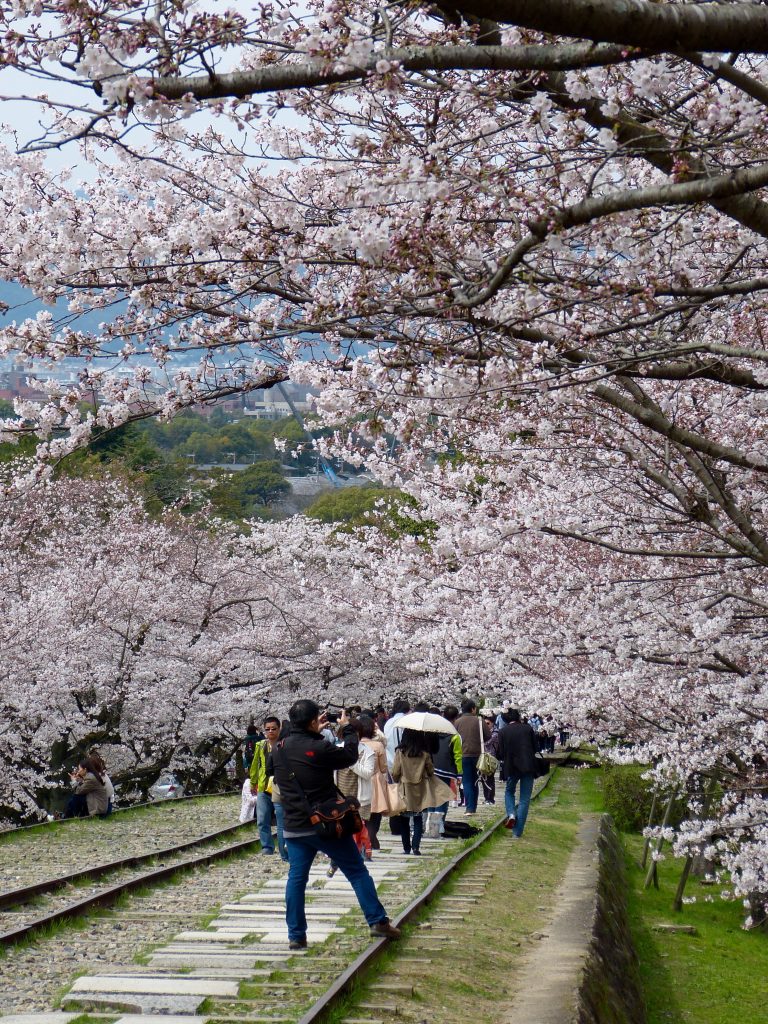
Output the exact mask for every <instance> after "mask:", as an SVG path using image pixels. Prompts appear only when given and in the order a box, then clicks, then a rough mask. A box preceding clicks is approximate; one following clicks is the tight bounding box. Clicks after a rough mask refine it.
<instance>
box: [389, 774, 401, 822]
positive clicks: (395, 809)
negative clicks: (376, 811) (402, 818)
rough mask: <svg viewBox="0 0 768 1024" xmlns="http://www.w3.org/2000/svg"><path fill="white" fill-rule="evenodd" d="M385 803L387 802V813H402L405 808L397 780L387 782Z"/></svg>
mask: <svg viewBox="0 0 768 1024" xmlns="http://www.w3.org/2000/svg"><path fill="white" fill-rule="evenodd" d="M387 803H388V804H389V814H391V815H392V814H402V813H403V811H404V810H405V799H404V797H403V793H402V790H401V789H400V783H399V782H388V783H387Z"/></svg>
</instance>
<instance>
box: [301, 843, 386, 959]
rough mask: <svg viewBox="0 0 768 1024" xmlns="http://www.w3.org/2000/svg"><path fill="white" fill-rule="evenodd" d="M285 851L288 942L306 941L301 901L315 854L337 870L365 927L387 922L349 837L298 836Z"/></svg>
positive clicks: (361, 860) (304, 919)
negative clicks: (350, 887) (286, 854)
mask: <svg viewBox="0 0 768 1024" xmlns="http://www.w3.org/2000/svg"><path fill="white" fill-rule="evenodd" d="M285 842H286V845H287V847H288V860H289V863H290V865H291V866H290V867H289V869H288V881H287V882H286V885H285V920H286V923H287V925H288V939H289V940H290V941H291V942H293V941H296V940H299V941H302V940H304V939H306V937H307V917H306V914H305V913H304V897H305V895H306V890H307V880H308V879H309V869H310V868H311V867H312V862H313V861H314V859H315V857H316V856H317V854H318V853H324V854H326V856H328V857H330V858H331V860H332V861H333V863H334V864H336V866H337V867H339V868H340V869H341V872H342V874H343V875H344V876H345V878H346V879H347V881H348V882H349V883H350V885H351V886H352V888H353V889H354V891H355V896H357V902H358V903H359V904H360V909H361V910H362V912H363V916H364V917H365V920H366V921H367V922H368V925H369V926H370V925H374V924H378V923H379V922H380V921H386V920H387V912H386V910H385V909H384V907H383V906H382V904H381V901H380V900H379V897H378V896H377V895H376V886H375V885H374V883H373V879H372V878H371V876H370V875H369V874H368V869H367V868H366V866H365V862H364V861H363V858H362V857H361V856H360V851H359V850H358V848H357V846H356V844H355V841H354V839H353V838H352V836H345V837H344V838H343V839H323V838H321V837H320V836H301V837H300V838H298V839H290V838H289V839H286V841H285Z"/></svg>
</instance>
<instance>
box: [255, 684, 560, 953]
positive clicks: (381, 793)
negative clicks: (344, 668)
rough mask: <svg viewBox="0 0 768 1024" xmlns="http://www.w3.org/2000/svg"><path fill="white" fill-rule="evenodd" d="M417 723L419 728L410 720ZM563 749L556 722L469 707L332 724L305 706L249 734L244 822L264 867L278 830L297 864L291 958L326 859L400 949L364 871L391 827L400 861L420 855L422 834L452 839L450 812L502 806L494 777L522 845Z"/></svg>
mask: <svg viewBox="0 0 768 1024" xmlns="http://www.w3.org/2000/svg"><path fill="white" fill-rule="evenodd" d="M411 712H415V713H416V717H411V718H406V716H408V715H410V714H411ZM419 713H421V716H419ZM403 723H404V724H403ZM417 723H418V724H417ZM451 727H452V728H451ZM567 740H568V727H567V726H565V725H562V726H561V725H556V724H555V722H554V719H553V718H552V716H547V717H545V718H542V716H540V715H538V714H533V715H531V716H530V717H528V718H524V717H523V715H522V714H521V713H520V711H519V710H517V709H516V708H512V707H508V706H507V707H504V708H502V709H496V710H491V709H482V710H480V709H479V708H478V705H477V702H476V701H474V700H472V699H470V698H466V699H465V700H463V701H462V702H461V707H460V708H459V707H456V706H455V705H448V706H446V707H444V708H442V709H440V708H437V707H433V706H431V705H429V704H428V703H418V704H416V705H415V706H414V707H413V708H412V707H411V704H410V702H409V701H407V700H405V699H399V700H396V701H395V702H394V704H393V706H392V708H391V710H390V711H389V713H387V712H386V711H385V709H384V708H383V707H376V708H372V709H363V708H362V707H359V706H358V707H347V708H341V709H339V711H338V713H336V712H335V711H333V710H325V711H323V710H322V709H321V708H320V706H319V705H318V704H316V703H315V702H314V701H311V700H299V701H296V703H294V704H293V705H292V707H291V709H290V711H289V716H288V719H286V720H285V721H282V722H281V721H280V719H279V718H278V717H277V716H275V715H268V716H267V717H266V718H265V719H264V723H263V732H262V733H261V734H259V733H258V732H257V730H256V727H255V726H254V725H253V724H252V725H251V726H250V727H249V730H248V736H247V737H246V744H245V753H244V766H245V768H246V770H247V772H248V777H247V778H246V780H245V782H244V784H243V793H242V797H243V802H242V810H241V821H243V822H246V821H248V820H251V819H253V818H255V820H256V825H257V828H258V830H259V836H260V840H261V851H262V854H263V855H265V856H274V855H275V844H274V840H273V837H272V824H273V821H274V823H275V825H276V831H277V851H278V853H279V855H280V857H282V859H283V860H285V861H287V862H288V863H289V870H288V880H287V884H286V920H287V924H288V937H289V943H290V947H291V948H292V949H302V948H304V947H306V931H307V925H306V918H305V914H304V900H305V892H306V886H307V881H308V878H309V871H310V868H311V866H312V863H313V862H314V859H315V857H316V855H317V854H318V853H323V854H325V855H326V856H327V857H328V860H329V867H328V874H329V875H333V874H334V873H335V872H336V871H338V870H340V871H341V872H342V873H343V874H344V875H345V876H346V877H347V879H348V880H349V882H350V884H351V885H352V888H353V889H354V891H355V893H356V895H357V898H358V902H359V904H360V907H361V909H362V911H363V914H364V915H365V918H366V921H367V922H368V924H369V926H370V929H371V932H372V934H373V935H376V936H380V937H384V938H397V937H398V935H399V931H398V929H397V928H395V927H394V926H393V925H392V924H391V923H390V921H389V919H388V917H387V914H386V911H385V910H384V907H383V906H382V904H381V902H380V900H379V898H378V896H377V894H376V889H375V886H374V884H373V881H372V879H371V877H370V874H369V873H368V870H367V867H366V861H370V860H371V859H372V858H373V856H374V852H375V851H376V850H377V849H379V845H380V844H379V839H378V835H379V830H380V828H381V825H382V821H383V819H384V818H385V817H386V818H387V819H388V822H389V828H390V830H391V832H392V833H393V834H394V835H398V836H400V839H401V842H402V847H403V854H404V855H406V856H420V855H421V842H422V838H423V837H424V835H425V834H426V835H428V836H430V837H433V838H438V837H439V836H443V835H447V834H449V826H448V825H447V823H446V820H447V817H448V814H449V810H450V808H451V807H454V808H456V809H457V813H458V814H463V816H464V817H470V818H471V817H472V816H473V815H475V814H476V813H477V807H478V803H479V800H480V796H481V793H482V797H483V799H484V800H485V802H486V803H488V804H493V803H495V802H496V776H497V774H498V775H499V776H500V779H501V781H502V782H503V783H504V787H505V788H504V803H505V811H506V818H505V822H504V825H505V827H506V829H507V830H508V832H509V834H510V835H511V836H513V837H514V838H516V839H519V838H521V837H522V835H523V832H524V829H525V825H526V821H527V817H528V807H529V804H530V799H531V794H532V791H533V783H534V779H535V777H536V775H537V774H542V773H543V772H544V771H546V770H547V766H546V762H545V760H544V759H543V758H542V757H541V755H542V753H547V752H552V751H554V750H555V746H556V744H557V743H558V742H559V743H560V744H562V745H565V744H566V743H567ZM459 809H460V810H459ZM467 824H469V823H466V824H464V828H465V829H466V827H467ZM453 827H454V828H456V827H457V826H456V825H454V826H453ZM454 834H455V833H454ZM465 834H466V832H465Z"/></svg>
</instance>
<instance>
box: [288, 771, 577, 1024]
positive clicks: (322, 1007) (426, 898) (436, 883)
mask: <svg viewBox="0 0 768 1024" xmlns="http://www.w3.org/2000/svg"><path fill="white" fill-rule="evenodd" d="M570 759H571V758H570V754H569V755H568V756H567V757H565V758H564V759H563V760H558V761H553V762H552V768H551V770H550V772H549V774H548V775H547V776H546V777H545V778H544V782H543V783H542V785H541V787H540V788H539V789H538V791H537V792H536V794H535V796H533V797H532V800H535V799H536V798H537V797H539V796H540V795H541V793H543V792H544V790H545V789H546V788H547V786H548V785H549V783H550V782H551V780H552V778H553V777H554V775H555V773H556V771H557V768H559V767H560V766H561V765H564V764H567V763H568V761H570ZM505 820H506V815H503V814H502V815H501V816H500V817H499V820H498V821H497V822H495V824H493V825H491V826H490V828H488V829H487V830H486V831H484V832H483V834H482V835H480V836H478V837H477V839H476V840H475V841H474V842H473V843H472V844H471V845H470V846H467V847H465V849H463V850H462V851H461V853H460V854H458V855H457V856H456V857H454V858H453V860H451V861H449V862H448V864H446V866H445V867H444V868H443V870H442V871H440V872H439V874H437V875H435V877H434V878H433V879H432V881H431V882H430V883H429V885H428V886H427V887H426V889H424V890H423V891H422V892H421V893H419V895H418V896H417V897H416V898H415V899H414V900H412V901H411V902H410V903H409V904H408V906H407V907H406V908H405V909H404V910H401V911H400V913H399V914H398V915H397V917H396V918H394V919H393V921H392V923H393V924H394V925H395V926H396V927H398V928H399V927H400V926H401V925H403V924H406V923H407V922H408V921H410V920H411V918H412V917H414V916H415V915H416V914H418V912H419V911H420V910H421V909H422V908H423V907H425V906H427V904H428V903H430V902H431V901H432V900H433V898H434V897H435V895H436V893H437V892H438V890H439V889H441V888H442V887H443V886H444V885H445V883H446V882H447V881H448V880H449V879H450V878H451V876H452V875H453V873H454V872H455V871H456V869H457V868H459V867H461V865H462V864H463V863H464V861H465V860H466V859H467V858H468V857H470V856H471V855H472V854H473V853H474V852H475V850H477V849H479V848H480V847H481V846H482V845H483V843H486V842H487V841H488V840H489V839H490V838H491V836H493V835H495V834H496V832H497V831H498V829H500V828H501V826H502V825H503V823H504V821H505ZM388 945H389V940H388V939H383V938H382V939H374V941H373V942H372V943H371V945H370V946H367V947H366V948H365V949H364V950H363V951H362V953H360V954H359V955H358V956H357V957H356V958H355V959H354V960H353V961H352V963H351V964H350V965H349V967H347V968H346V969H345V970H344V971H342V973H341V974H340V975H339V976H338V977H337V978H336V979H335V981H333V982H332V984H331V985H329V987H328V988H327V989H326V990H325V992H324V993H323V994H322V995H321V996H320V998H319V999H318V1000H316V1002H315V1003H313V1005H312V1006H311V1007H310V1008H309V1009H308V1010H307V1011H306V1013H305V1014H304V1015H303V1016H302V1017H300V1018H299V1020H298V1021H297V1024H318V1022H319V1021H321V1020H322V1019H323V1018H324V1017H325V1015H326V1014H328V1013H329V1012H330V1011H331V1010H332V1009H333V1008H334V1007H335V1005H336V1003H337V1002H338V1001H339V1000H340V999H341V998H342V997H343V996H345V995H346V994H347V993H348V992H349V991H350V989H351V988H352V987H353V986H354V984H355V982H356V981H358V980H359V978H360V977H361V976H362V975H363V974H364V973H365V972H366V970H367V969H368V968H369V967H370V965H371V964H372V963H373V961H374V960H376V959H378V957H379V956H381V954H382V953H383V952H384V950H385V949H386V948H387V947H388Z"/></svg>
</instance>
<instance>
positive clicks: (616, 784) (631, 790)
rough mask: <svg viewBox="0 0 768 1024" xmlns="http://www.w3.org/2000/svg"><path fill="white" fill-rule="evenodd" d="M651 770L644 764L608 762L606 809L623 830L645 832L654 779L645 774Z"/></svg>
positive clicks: (604, 785)
mask: <svg viewBox="0 0 768 1024" xmlns="http://www.w3.org/2000/svg"><path fill="white" fill-rule="evenodd" d="M647 771H648V766H647V765H641V764H621V765H619V764H610V763H609V764H606V765H605V768H604V777H603V797H604V800H605V809H606V811H607V812H608V814H610V815H611V817H612V818H613V820H614V821H615V823H616V828H617V829H619V831H621V832H642V830H643V829H644V828H645V827H646V825H647V824H648V816H649V815H650V813H651V803H652V801H653V794H652V792H651V788H652V787H651V783H650V782H648V781H646V780H645V779H643V778H642V776H643V774H644V773H645V772H647Z"/></svg>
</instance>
